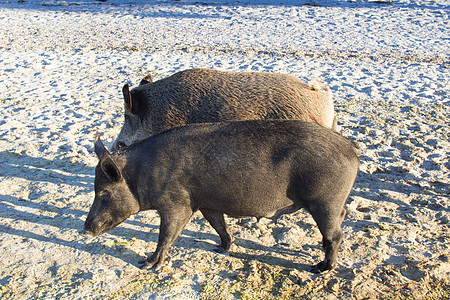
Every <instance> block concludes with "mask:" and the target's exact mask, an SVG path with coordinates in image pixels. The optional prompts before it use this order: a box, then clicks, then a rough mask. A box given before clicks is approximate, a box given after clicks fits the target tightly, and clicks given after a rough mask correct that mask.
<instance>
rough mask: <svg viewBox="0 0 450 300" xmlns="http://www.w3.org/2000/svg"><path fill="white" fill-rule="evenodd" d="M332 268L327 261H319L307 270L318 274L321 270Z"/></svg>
mask: <svg viewBox="0 0 450 300" xmlns="http://www.w3.org/2000/svg"><path fill="white" fill-rule="evenodd" d="M332 269H334V267H333V266H330V265H328V264H327V263H325V262H323V261H321V262H320V263H318V264H317V265H314V266H312V267H311V268H309V271H310V272H311V273H314V274H320V273H322V272H325V271H329V270H332Z"/></svg>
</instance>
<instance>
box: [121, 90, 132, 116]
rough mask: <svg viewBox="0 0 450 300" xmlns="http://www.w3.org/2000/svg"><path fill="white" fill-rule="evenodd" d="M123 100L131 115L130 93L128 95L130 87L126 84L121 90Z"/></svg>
mask: <svg viewBox="0 0 450 300" xmlns="http://www.w3.org/2000/svg"><path fill="white" fill-rule="evenodd" d="M122 93H123V100H124V101H125V105H126V106H127V107H128V109H129V110H130V112H131V113H133V111H132V109H133V103H132V102H131V93H130V85H129V84H128V83H127V84H125V85H124V86H123V88H122Z"/></svg>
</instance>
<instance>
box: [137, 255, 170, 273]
mask: <svg viewBox="0 0 450 300" xmlns="http://www.w3.org/2000/svg"><path fill="white" fill-rule="evenodd" d="M169 261H170V256H168V255H167V256H166V257H164V258H162V257H159V258H154V257H153V255H152V256H150V257H147V258H146V259H144V260H141V261H139V264H140V265H141V266H140V267H139V268H140V269H141V270H148V269H151V268H154V269H155V271H158V270H159V269H161V267H162V266H163V265H164V264H165V263H166V262H169Z"/></svg>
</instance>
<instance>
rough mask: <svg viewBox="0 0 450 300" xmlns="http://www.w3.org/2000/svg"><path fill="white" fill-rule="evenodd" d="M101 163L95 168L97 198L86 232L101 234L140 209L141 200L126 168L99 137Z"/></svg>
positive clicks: (96, 151)
mask: <svg viewBox="0 0 450 300" xmlns="http://www.w3.org/2000/svg"><path fill="white" fill-rule="evenodd" d="M95 153H96V154H97V156H98V159H99V163H98V165H97V167H96V169H95V198H94V203H93V204H92V207H91V209H90V211H89V214H88V216H87V219H86V222H85V223H84V233H85V234H86V235H90V236H97V235H99V234H100V233H103V232H105V231H107V230H110V229H112V228H114V227H116V226H117V225H119V224H120V223H122V222H123V221H124V220H126V219H127V218H128V217H129V216H131V215H132V214H136V213H138V212H139V209H140V206H139V202H138V201H137V200H136V198H135V197H134V195H133V194H132V193H131V191H130V189H129V187H128V185H127V182H126V181H125V179H124V177H123V174H122V169H121V167H120V166H119V165H118V164H117V162H116V161H115V158H114V157H115V156H114V155H112V154H111V153H110V152H109V151H108V150H107V149H106V148H105V146H104V145H103V143H102V141H101V140H100V139H96V141H95Z"/></svg>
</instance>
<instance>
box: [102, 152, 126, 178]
mask: <svg viewBox="0 0 450 300" xmlns="http://www.w3.org/2000/svg"><path fill="white" fill-rule="evenodd" d="M100 168H101V169H102V171H103V174H105V176H106V177H107V178H108V179H109V180H110V181H113V182H117V181H120V180H121V179H122V173H121V172H120V170H119V168H118V167H117V165H116V162H115V161H114V159H113V158H112V157H111V155H110V154H109V153H108V154H106V155H105V156H103V157H102V159H101V160H100Z"/></svg>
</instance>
